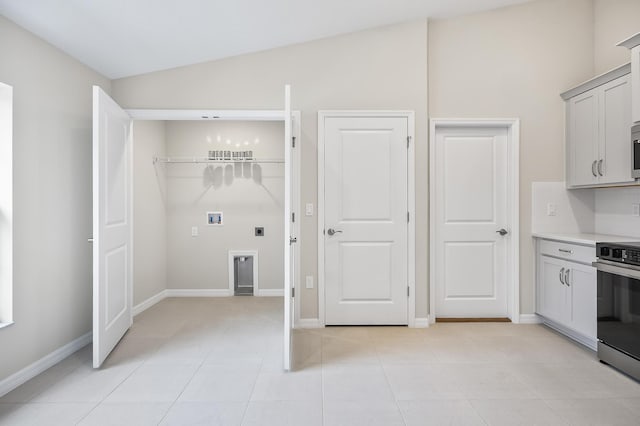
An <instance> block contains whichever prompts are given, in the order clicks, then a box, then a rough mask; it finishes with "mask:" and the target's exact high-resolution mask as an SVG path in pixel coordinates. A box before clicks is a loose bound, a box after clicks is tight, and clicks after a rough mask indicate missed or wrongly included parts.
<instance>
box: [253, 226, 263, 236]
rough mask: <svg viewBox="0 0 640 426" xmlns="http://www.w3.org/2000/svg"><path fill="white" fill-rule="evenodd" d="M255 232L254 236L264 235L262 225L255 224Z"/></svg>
mask: <svg viewBox="0 0 640 426" xmlns="http://www.w3.org/2000/svg"><path fill="white" fill-rule="evenodd" d="M255 234H256V237H264V228H263V227H262V226H256V229H255Z"/></svg>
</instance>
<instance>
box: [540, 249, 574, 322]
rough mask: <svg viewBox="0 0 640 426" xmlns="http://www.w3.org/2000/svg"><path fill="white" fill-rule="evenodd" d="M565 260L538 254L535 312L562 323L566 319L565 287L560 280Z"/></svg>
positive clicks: (564, 268)
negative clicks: (536, 303)
mask: <svg viewBox="0 0 640 426" xmlns="http://www.w3.org/2000/svg"><path fill="white" fill-rule="evenodd" d="M565 264H566V262H564V261H562V260H559V259H555V258H553V257H548V256H543V255H539V256H538V267H539V269H538V271H539V274H538V306H537V312H538V313H539V314H540V315H542V316H545V317H547V318H549V319H552V320H555V321H558V322H562V323H564V322H565V321H566V320H567V319H568V313H567V290H566V289H567V287H566V286H565V285H564V284H563V283H562V282H561V281H560V277H561V276H564V271H565V270H566V267H565Z"/></svg>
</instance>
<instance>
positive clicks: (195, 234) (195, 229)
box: [191, 226, 198, 237]
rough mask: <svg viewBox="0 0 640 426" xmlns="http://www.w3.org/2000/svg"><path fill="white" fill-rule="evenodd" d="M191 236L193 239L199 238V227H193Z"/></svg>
mask: <svg viewBox="0 0 640 426" xmlns="http://www.w3.org/2000/svg"><path fill="white" fill-rule="evenodd" d="M191 236H192V237H197V236H198V227H197V226H192V227H191Z"/></svg>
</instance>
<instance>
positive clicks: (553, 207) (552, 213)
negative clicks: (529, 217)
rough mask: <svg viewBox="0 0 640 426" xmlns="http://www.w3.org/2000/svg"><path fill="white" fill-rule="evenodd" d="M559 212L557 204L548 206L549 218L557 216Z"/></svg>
mask: <svg viewBox="0 0 640 426" xmlns="http://www.w3.org/2000/svg"><path fill="white" fill-rule="evenodd" d="M557 211H558V205H557V204H555V203H548V204H547V216H555V215H556V213H557Z"/></svg>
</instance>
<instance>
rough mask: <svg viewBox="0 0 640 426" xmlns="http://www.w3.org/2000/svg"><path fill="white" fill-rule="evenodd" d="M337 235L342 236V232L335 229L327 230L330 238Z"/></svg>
mask: <svg viewBox="0 0 640 426" xmlns="http://www.w3.org/2000/svg"><path fill="white" fill-rule="evenodd" d="M337 233H341V234H342V231H336V230H335V229H333V228H329V229H327V234H329V236H330V237H331V236H333V235H335V234H337Z"/></svg>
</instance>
